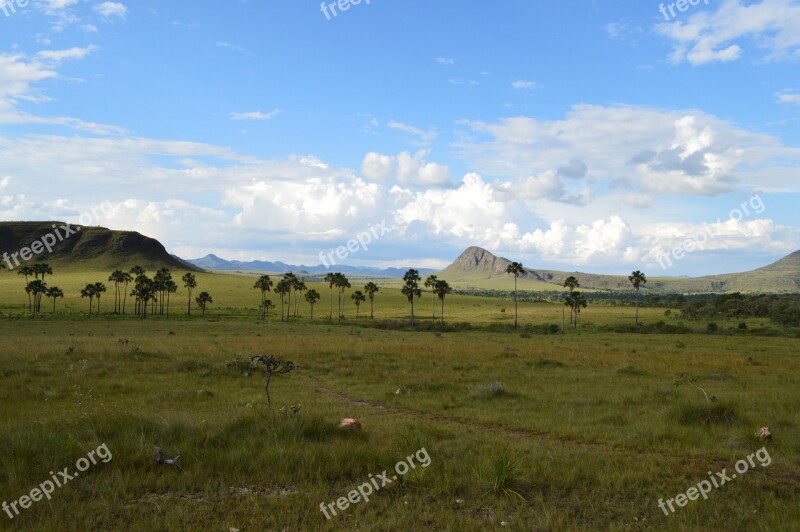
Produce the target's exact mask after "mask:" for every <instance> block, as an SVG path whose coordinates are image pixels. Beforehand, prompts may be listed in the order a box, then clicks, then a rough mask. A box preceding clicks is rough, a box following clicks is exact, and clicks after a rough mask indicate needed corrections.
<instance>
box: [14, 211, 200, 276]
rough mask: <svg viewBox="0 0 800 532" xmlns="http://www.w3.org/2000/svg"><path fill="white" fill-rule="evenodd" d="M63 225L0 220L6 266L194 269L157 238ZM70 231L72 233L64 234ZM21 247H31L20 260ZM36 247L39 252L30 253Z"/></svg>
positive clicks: (64, 268)
mask: <svg viewBox="0 0 800 532" xmlns="http://www.w3.org/2000/svg"><path fill="white" fill-rule="evenodd" d="M64 225H65V224H64V222H0V254H7V255H3V262H4V263H5V265H6V267H9V264H10V265H11V267H13V268H17V267H19V266H22V265H25V264H27V265H30V264H33V263H35V262H47V263H49V264H51V265H52V266H57V267H58V268H59V269H60V270H66V271H80V270H102V271H105V270H108V271H111V270H114V269H117V268H120V269H124V270H128V269H130V267H131V266H133V265H136V264H138V265H140V266H142V267H144V268H146V269H148V270H155V269H158V268H162V267H164V268H180V269H184V270H187V269H190V270H197V268H196V267H194V266H191V265H188V264H186V263H184V262H183V261H181V260H179V259H176V258H175V257H173V256H172V255H170V254H169V253H168V252H167V250H166V249H165V248H164V246H163V245H162V244H161V243H160V242H159V241H158V240H155V239H153V238H149V237H146V236H144V235H141V234H139V233H136V232H133V231H112V230H109V229H106V228H105V227H85V226H83V227H80V230H78V229H79V226H69V228H68V229H64V228H63V227H64ZM54 226H55V227H54ZM71 231H74V233H71V234H68V233H69V232H71ZM59 237H60V239H59ZM37 242H38V243H37ZM42 242H45V243H48V244H49V246H50V249H51V250H52V251H51V252H48V250H47V249H46V247H45V246H44V244H42ZM53 242H54V243H53ZM23 248H30V249H32V252H31V255H32V256H31V257H30V258H29V259H28V260H27V261H24V262H23V259H24V255H23V254H22V253H21V251H22V250H23ZM37 249H38V250H39V251H40V252H39V253H38V254H35V253H33V252H35V251H37ZM15 253H16V254H17V255H16V257H15V256H14V254H15ZM17 262H18V263H19V264H17Z"/></svg>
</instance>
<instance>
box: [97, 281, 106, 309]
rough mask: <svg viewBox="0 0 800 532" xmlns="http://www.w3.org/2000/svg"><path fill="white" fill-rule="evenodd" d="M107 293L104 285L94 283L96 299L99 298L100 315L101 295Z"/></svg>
mask: <svg viewBox="0 0 800 532" xmlns="http://www.w3.org/2000/svg"><path fill="white" fill-rule="evenodd" d="M105 291H106V285H104V284H103V283H94V297H96V298H97V313H98V314H100V295H101V294H102V293H104V292H105Z"/></svg>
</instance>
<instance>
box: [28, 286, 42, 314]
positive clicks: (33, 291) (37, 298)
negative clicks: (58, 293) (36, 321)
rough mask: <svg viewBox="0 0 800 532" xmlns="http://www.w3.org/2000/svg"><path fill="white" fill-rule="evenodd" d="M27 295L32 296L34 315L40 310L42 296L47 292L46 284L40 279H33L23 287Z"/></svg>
mask: <svg viewBox="0 0 800 532" xmlns="http://www.w3.org/2000/svg"><path fill="white" fill-rule="evenodd" d="M25 291H26V292H27V293H28V295H29V296H30V295H32V296H33V313H34V314H36V313H37V312H40V311H41V310H42V295H43V294H44V293H45V292H47V284H45V282H44V281H42V280H41V279H34V280H33V281H31V282H29V283H28V286H26V287H25Z"/></svg>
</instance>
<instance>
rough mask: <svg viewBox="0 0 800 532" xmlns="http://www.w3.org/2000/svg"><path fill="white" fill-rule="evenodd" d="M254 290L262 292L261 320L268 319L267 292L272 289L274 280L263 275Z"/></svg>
mask: <svg viewBox="0 0 800 532" xmlns="http://www.w3.org/2000/svg"><path fill="white" fill-rule="evenodd" d="M253 288H254V289H256V290H260V291H261V319H262V320H265V319H267V316H266V309H267V306H266V305H265V304H264V303H265V302H266V300H267V292H269V291H270V290H271V289H272V279H270V278H269V275H262V276H261V277H259V278H258V280H257V281H256V284H254V285H253Z"/></svg>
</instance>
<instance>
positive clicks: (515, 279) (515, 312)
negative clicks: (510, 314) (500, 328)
mask: <svg viewBox="0 0 800 532" xmlns="http://www.w3.org/2000/svg"><path fill="white" fill-rule="evenodd" d="M518 316H519V314H518V310H517V275H516V274H514V330H515V331H516V330H517V319H518V318H517V317H518Z"/></svg>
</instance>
